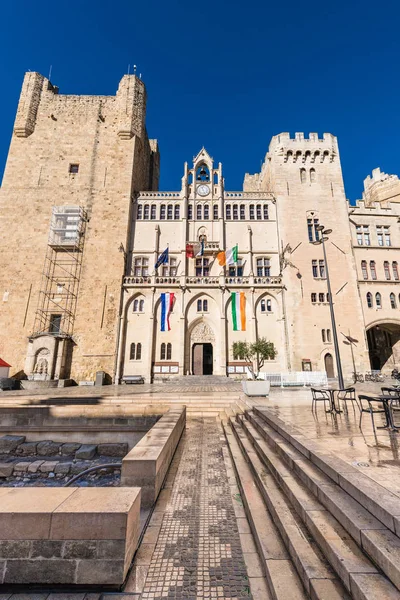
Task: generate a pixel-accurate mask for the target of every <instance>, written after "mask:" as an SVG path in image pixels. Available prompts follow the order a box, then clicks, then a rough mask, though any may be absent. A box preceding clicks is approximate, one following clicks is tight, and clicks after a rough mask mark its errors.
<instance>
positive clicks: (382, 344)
mask: <svg viewBox="0 0 400 600" xmlns="http://www.w3.org/2000/svg"><path fill="white" fill-rule="evenodd" d="M367 341H368V351H369V361H370V364H371V369H373V370H379V371H380V370H382V369H383V370H386V371H391V370H392V369H394V368H399V367H400V324H397V323H380V324H378V325H374V326H373V327H371V328H370V329H368V330H367Z"/></svg>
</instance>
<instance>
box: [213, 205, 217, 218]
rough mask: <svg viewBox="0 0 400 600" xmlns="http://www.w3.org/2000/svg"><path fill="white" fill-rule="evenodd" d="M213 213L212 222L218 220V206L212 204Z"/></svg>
mask: <svg viewBox="0 0 400 600" xmlns="http://www.w3.org/2000/svg"><path fill="white" fill-rule="evenodd" d="M213 211H214V213H213V214H214V221H216V220H217V219H218V204H214V208H213Z"/></svg>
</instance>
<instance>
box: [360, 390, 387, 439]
mask: <svg viewBox="0 0 400 600" xmlns="http://www.w3.org/2000/svg"><path fill="white" fill-rule="evenodd" d="M358 401H359V409H360V423H359V427H360V429H361V421H362V416H363V413H369V414H370V415H371V421H372V429H373V430H374V433H376V428H375V420H374V415H375V414H378V413H382V414H384V415H385V418H386V424H385V425H384V426H383V427H378V429H382V428H387V427H390V419H389V418H388V413H387V408H386V405H385V403H384V402H383V400H381V399H380V398H375V397H374V396H364V395H362V394H361V395H359V396H358ZM374 404H375V406H374Z"/></svg>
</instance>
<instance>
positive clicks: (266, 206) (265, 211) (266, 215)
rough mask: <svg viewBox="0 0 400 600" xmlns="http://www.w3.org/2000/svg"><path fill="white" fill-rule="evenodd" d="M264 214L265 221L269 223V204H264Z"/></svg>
mask: <svg viewBox="0 0 400 600" xmlns="http://www.w3.org/2000/svg"><path fill="white" fill-rule="evenodd" d="M263 213H264V221H268V219H269V215H268V204H264V206H263Z"/></svg>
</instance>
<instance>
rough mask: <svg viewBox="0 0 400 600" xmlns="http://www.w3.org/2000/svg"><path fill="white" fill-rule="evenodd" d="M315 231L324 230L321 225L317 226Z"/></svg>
mask: <svg viewBox="0 0 400 600" xmlns="http://www.w3.org/2000/svg"><path fill="white" fill-rule="evenodd" d="M315 229H316V230H317V231H322V230H323V229H324V226H323V225H317V226H316V228H315Z"/></svg>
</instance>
